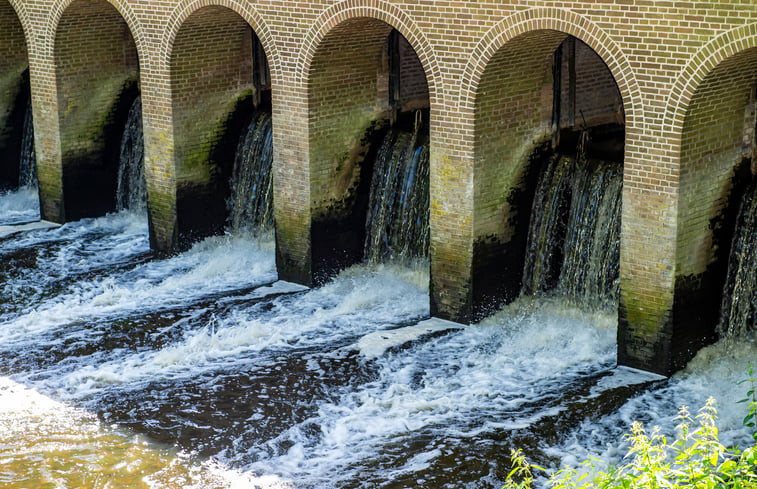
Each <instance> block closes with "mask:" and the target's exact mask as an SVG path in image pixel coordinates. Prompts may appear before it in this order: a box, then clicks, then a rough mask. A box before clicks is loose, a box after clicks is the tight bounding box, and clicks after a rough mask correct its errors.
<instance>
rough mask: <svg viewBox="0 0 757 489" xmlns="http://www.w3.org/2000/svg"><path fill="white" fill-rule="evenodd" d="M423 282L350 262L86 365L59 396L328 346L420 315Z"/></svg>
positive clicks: (424, 304)
mask: <svg viewBox="0 0 757 489" xmlns="http://www.w3.org/2000/svg"><path fill="white" fill-rule="evenodd" d="M239 259H241V257H237V259H231V262H232V263H236V264H238V263H239ZM228 273H231V271H229V272H227V275H225V276H224V277H225V278H228ZM427 280H428V275H425V274H424V273H422V272H413V271H408V270H404V269H401V268H397V267H392V266H380V267H378V268H374V269H371V268H368V267H365V266H356V267H352V268H350V269H348V270H346V271H344V272H342V273H341V274H340V275H339V276H338V277H337V278H336V279H335V280H333V281H332V282H330V283H328V284H326V285H324V286H323V287H320V288H318V289H313V290H310V291H307V292H306V293H303V294H299V295H297V296H296V297H291V296H283V297H279V298H277V299H275V300H273V301H272V302H271V303H270V305H269V308H268V309H267V310H266V311H265V312H263V311H261V310H260V309H259V308H257V307H256V306H255V305H253V306H252V307H245V306H244V304H239V305H236V306H235V307H234V308H233V309H232V310H231V311H230V312H228V313H227V314H219V315H214V316H212V319H211V320H210V321H209V322H208V324H206V325H205V326H203V327H201V328H199V329H193V330H190V331H188V332H187V333H186V334H185V335H184V336H183V337H182V338H181V339H180V340H179V341H178V342H175V343H172V344H169V345H167V346H165V347H164V348H162V349H160V350H151V351H146V352H137V353H133V354H130V355H128V356H126V357H120V358H117V359H114V360H113V361H110V362H105V363H102V364H98V365H87V366H83V367H82V368H80V369H77V370H76V371H75V372H72V373H71V374H69V375H67V376H66V377H65V378H64V379H61V380H60V382H61V384H62V385H63V386H65V387H64V389H65V390H66V391H67V392H66V393H65V394H63V395H66V396H74V397H83V396H87V395H90V394H92V393H94V392H96V391H97V389H99V388H102V387H105V386H108V385H112V384H127V383H135V382H136V383H140V382H149V381H154V380H156V379H166V378H173V379H176V378H182V377H187V376H190V377H192V376H196V375H199V373H201V372H202V371H204V370H207V369H217V368H220V367H223V366H229V365H232V366H239V365H241V364H243V363H244V362H245V359H250V360H251V361H255V360H256V359H257V358H258V357H257V355H256V352H262V351H264V350H272V349H273V350H277V351H281V350H283V351H287V350H291V349H294V348H303V347H315V346H318V345H328V344H330V343H333V342H335V341H338V339H339V338H340V337H349V336H356V335H359V334H361V333H362V332H364V331H365V330H366V329H384V328H386V327H388V326H392V325H393V324H396V322H397V321H403V320H408V319H410V320H412V319H414V318H418V317H422V316H424V315H427V314H428V294H427V289H426V288H425V287H422V286H421V285H420V284H424V285H425V284H426V283H427Z"/></svg>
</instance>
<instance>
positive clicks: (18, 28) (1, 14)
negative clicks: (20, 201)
mask: <svg viewBox="0 0 757 489" xmlns="http://www.w3.org/2000/svg"><path fill="white" fill-rule="evenodd" d="M33 137H34V131H33V129H32V125H31V90H30V87H29V61H28V57H27V48H26V39H25V36H24V29H23V26H22V25H21V22H20V20H19V18H18V15H17V14H16V11H15V10H14V9H13V6H12V5H11V4H10V3H9V2H7V1H0V191H3V190H13V189H16V188H18V187H23V186H31V185H35V182H36V177H35V176H34V171H35V170H34V167H33V163H34V161H33V158H34V155H33V149H34V144H33V142H34V141H33Z"/></svg>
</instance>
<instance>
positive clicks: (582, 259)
mask: <svg viewBox="0 0 757 489" xmlns="http://www.w3.org/2000/svg"><path fill="white" fill-rule="evenodd" d="M622 191H623V175H622V172H621V165H619V164H617V163H615V162H606V161H600V160H593V161H591V160H590V161H587V162H585V163H584V164H579V165H578V168H577V171H576V175H575V177H574V180H573V192H572V194H573V198H572V200H571V205H570V213H569V220H568V225H567V233H566V236H565V247H564V260H563V265H562V270H561V272H560V283H559V285H558V289H559V290H560V292H561V293H563V294H565V295H566V296H568V297H572V298H573V299H575V300H578V301H579V302H583V303H590V302H591V301H593V300H597V299H599V300H601V301H602V302H604V303H609V304H616V303H617V299H618V292H619V287H618V276H619V268H618V266H619V262H620V217H621V202H622Z"/></svg>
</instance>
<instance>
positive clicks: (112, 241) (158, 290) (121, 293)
mask: <svg viewBox="0 0 757 489" xmlns="http://www.w3.org/2000/svg"><path fill="white" fill-rule="evenodd" d="M120 217H126V218H128V219H131V217H130V215H129V214H124V215H123V216H121V215H119V218H120ZM107 222H108V223H112V221H107ZM56 231H61V230H56ZM56 231H53V232H56ZM63 231H65V230H62V231H61V232H63ZM108 236H109V237H108V239H105V240H102V241H103V242H102V243H101V244H100V246H101V247H102V248H103V250H102V253H99V250H94V251H93V249H92V248H93V246H92V245H90V247H89V249H88V250H86V253H79V251H80V250H78V249H76V250H71V249H68V248H67V249H65V250H61V251H60V252H59V253H58V254H59V258H60V261H61V263H58V261H59V260H58V259H57V258H54V259H53V260H52V263H45V264H43V265H42V266H40V267H39V268H40V269H41V270H42V272H45V271H48V272H49V269H51V268H55V267H57V266H60V267H64V268H66V269H71V268H74V269H75V268H76V266H77V264H75V263H72V261H73V260H74V258H72V256H75V255H77V254H79V255H80V256H81V259H82V260H83V261H84V260H86V261H87V264H85V263H81V264H80V265H81V266H82V267H84V266H94V265H93V263H92V261H94V262H97V263H98V264H99V265H101V266H102V265H105V264H107V263H112V262H114V261H118V260H119V258H122V257H125V256H130V255H133V254H134V252H135V251H138V250H142V251H145V250H144V248H142V246H140V244H139V241H140V240H141V238H134V233H133V232H132V230H123V231H122V233H121V234H120V235H119V234H109V235H108ZM130 236H131V237H132V238H133V239H129V237H130ZM122 237H123V239H121V238H122ZM135 241H136V243H135ZM110 245H112V247H109V246H110ZM72 246H74V245H72ZM92 253H96V256H91V258H90V255H91V254H92ZM275 279H276V271H275V263H274V255H273V243H272V242H270V241H269V242H258V241H255V240H250V239H247V237H245V236H220V237H213V238H207V239H206V240H204V241H202V242H200V243H198V244H196V245H195V246H193V247H192V249H190V250H189V251H187V252H185V253H182V254H179V255H176V256H174V257H171V258H168V259H165V260H154V261H151V262H147V263H145V264H142V265H138V266H136V267H135V268H134V269H131V270H127V271H125V272H120V273H116V274H112V275H106V276H105V277H102V278H95V279H94V280H83V281H80V282H76V283H74V284H73V285H71V286H69V287H68V288H67V290H65V291H63V292H62V293H61V294H60V295H58V296H56V297H55V298H53V299H51V300H50V301H47V302H43V303H42V304H39V305H34V306H33V309H31V310H28V311H26V314H24V315H23V316H20V317H17V318H15V319H13V320H11V321H8V322H6V324H5V326H4V327H3V328H2V329H1V330H0V338H2V339H3V341H12V340H19V339H23V338H28V337H29V335H30V334H31V333H38V332H40V331H45V330H49V329H51V328H56V327H60V326H63V325H66V324H70V323H72V322H75V321H87V320H95V319H99V320H102V319H103V318H104V317H108V316H113V315H118V314H124V313H128V312H131V311H140V312H147V311H157V310H161V309H165V308H170V307H176V306H177V305H180V304H185V303H187V302H189V301H191V300H193V299H197V298H201V297H203V296H207V295H210V294H214V293H220V292H225V291H232V290H235V289H239V288H244V287H249V286H254V285H259V284H263V283H267V282H272V281H274V280H275Z"/></svg>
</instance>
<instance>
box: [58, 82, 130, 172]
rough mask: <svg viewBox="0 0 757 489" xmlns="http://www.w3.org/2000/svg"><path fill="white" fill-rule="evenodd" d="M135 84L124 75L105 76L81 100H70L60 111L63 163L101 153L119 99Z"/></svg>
mask: <svg viewBox="0 0 757 489" xmlns="http://www.w3.org/2000/svg"><path fill="white" fill-rule="evenodd" d="M134 84H136V77H135V76H134V75H128V74H125V73H124V72H123V71H118V72H115V73H105V74H104V75H103V77H102V79H101V80H100V81H99V82H98V83H97V84H96V85H95V86H94V87H93V90H92V91H91V92H90V93H89V94H88V95H87V96H86V97H81V98H76V99H74V98H70V99H68V101H67V105H66V106H65V107H59V109H60V118H61V124H60V135H61V152H62V154H63V159H64V161H65V160H76V159H78V158H82V157H87V156H88V155H91V154H93V153H96V152H99V151H101V150H102V146H103V144H104V129H105V127H106V126H108V124H110V122H111V120H110V119H111V117H112V114H113V112H114V110H115V109H116V107H117V105H118V104H119V95H120V94H121V93H122V92H123V91H124V90H125V89H126V88H127V87H128V86H130V85H134Z"/></svg>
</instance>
